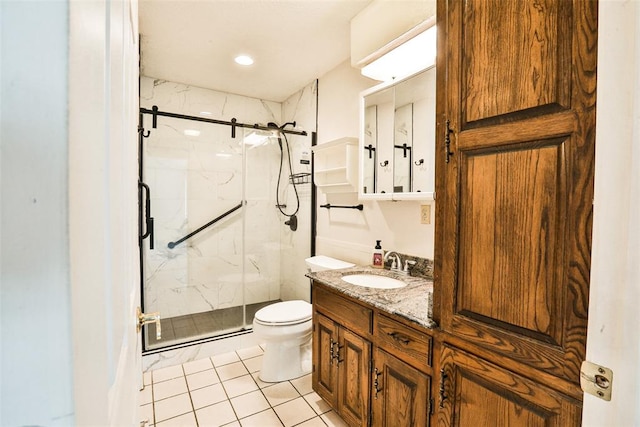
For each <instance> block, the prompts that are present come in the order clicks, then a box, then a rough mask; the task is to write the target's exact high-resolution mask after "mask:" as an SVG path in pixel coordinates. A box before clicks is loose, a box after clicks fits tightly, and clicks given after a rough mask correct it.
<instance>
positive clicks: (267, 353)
mask: <svg viewBox="0 0 640 427" xmlns="http://www.w3.org/2000/svg"><path fill="white" fill-rule="evenodd" d="M309 373H311V338H309V340H308V342H306V343H304V344H302V345H293V346H292V345H285V344H283V343H278V342H276V343H269V342H267V344H266V346H265V350H264V354H263V356H262V368H261V369H260V374H259V375H258V377H259V378H260V380H261V381H263V382H265V383H275V382H281V381H287V380H292V379H294V378H298V377H301V376H303V375H307V374H309Z"/></svg>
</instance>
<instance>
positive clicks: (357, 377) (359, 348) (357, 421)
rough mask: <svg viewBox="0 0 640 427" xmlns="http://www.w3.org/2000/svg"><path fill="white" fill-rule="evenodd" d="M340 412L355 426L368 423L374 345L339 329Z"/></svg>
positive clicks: (345, 330)
mask: <svg viewBox="0 0 640 427" xmlns="http://www.w3.org/2000/svg"><path fill="white" fill-rule="evenodd" d="M339 332H340V339H339V342H340V347H339V350H338V363H339V365H340V368H339V369H340V375H341V378H340V388H339V390H338V412H339V413H340V416H342V418H344V420H345V421H346V422H347V423H348V424H349V425H352V426H355V425H361V426H366V425H367V424H368V423H369V385H370V378H369V363H370V362H371V344H370V343H369V342H368V341H366V340H364V339H362V338H361V337H359V336H358V335H356V334H354V333H353V332H351V331H349V330H347V329H342V328H341V329H340V331H339Z"/></svg>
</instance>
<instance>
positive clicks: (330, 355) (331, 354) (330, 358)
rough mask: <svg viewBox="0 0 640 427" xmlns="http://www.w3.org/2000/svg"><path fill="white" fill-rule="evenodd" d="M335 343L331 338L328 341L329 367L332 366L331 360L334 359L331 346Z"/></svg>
mask: <svg viewBox="0 0 640 427" xmlns="http://www.w3.org/2000/svg"><path fill="white" fill-rule="evenodd" d="M336 344H337V343H336V342H335V341H334V340H333V338H330V339H329V365H333V359H334V358H335V356H334V354H333V346H334V345H336Z"/></svg>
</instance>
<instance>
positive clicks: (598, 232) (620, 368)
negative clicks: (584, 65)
mask: <svg viewBox="0 0 640 427" xmlns="http://www.w3.org/2000/svg"><path fill="white" fill-rule="evenodd" d="M598 20H599V22H598V27H599V28H598V93H597V123H596V171H595V195H594V212H593V250H592V265H591V291H590V295H589V330H588V336H587V360H589V361H591V362H594V363H597V364H601V365H603V366H606V367H609V368H611V369H612V370H613V389H612V398H611V401H610V402H606V401H603V400H601V399H598V398H596V397H594V396H591V395H585V398H584V413H583V425H585V426H594V427H596V426H632V425H639V424H640V387H639V384H640V334H638V331H639V330H640V321H639V320H638V315H637V312H638V306H639V305H640V263H638V254H639V253H640V223H639V221H638V219H639V217H638V212H639V211H640V142H639V141H640V104H639V102H640V83H639V80H638V75H639V74H640V44H639V43H638V40H640V3H638V2H635V1H624V2H623V1H607V0H601V1H600V4H599V16H598Z"/></svg>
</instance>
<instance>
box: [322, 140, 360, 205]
mask: <svg viewBox="0 0 640 427" xmlns="http://www.w3.org/2000/svg"><path fill="white" fill-rule="evenodd" d="M312 150H313V162H314V172H313V179H314V182H315V184H316V186H317V187H318V188H319V189H320V190H322V191H323V192H324V193H354V192H357V191H358V187H357V186H358V139H357V138H340V139H337V140H335V141H331V142H326V143H324V144H320V145H316V146H315V147H313V148H312Z"/></svg>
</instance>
